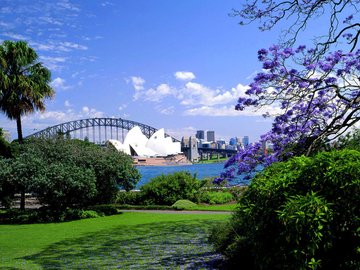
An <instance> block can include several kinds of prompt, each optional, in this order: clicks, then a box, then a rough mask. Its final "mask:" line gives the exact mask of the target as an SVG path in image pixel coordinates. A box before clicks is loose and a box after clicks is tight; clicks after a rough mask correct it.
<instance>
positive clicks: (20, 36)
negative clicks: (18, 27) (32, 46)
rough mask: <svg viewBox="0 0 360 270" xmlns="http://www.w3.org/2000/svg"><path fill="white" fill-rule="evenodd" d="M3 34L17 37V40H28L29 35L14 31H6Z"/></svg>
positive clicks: (12, 37)
mask: <svg viewBox="0 0 360 270" xmlns="http://www.w3.org/2000/svg"><path fill="white" fill-rule="evenodd" d="M1 34H2V35H3V36H6V37H9V38H11V39H17V40H28V38H27V37H25V36H24V35H20V34H15V33H12V32H5V33H1Z"/></svg>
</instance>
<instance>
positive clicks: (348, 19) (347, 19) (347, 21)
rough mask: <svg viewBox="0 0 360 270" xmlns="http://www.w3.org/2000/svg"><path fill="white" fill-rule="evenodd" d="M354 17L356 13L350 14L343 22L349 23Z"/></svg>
mask: <svg viewBox="0 0 360 270" xmlns="http://www.w3.org/2000/svg"><path fill="white" fill-rule="evenodd" d="M353 18H354V15H352V14H351V15H350V16H348V17H346V19H345V20H344V21H343V23H347V24H349V23H351V20H352V19H353Z"/></svg>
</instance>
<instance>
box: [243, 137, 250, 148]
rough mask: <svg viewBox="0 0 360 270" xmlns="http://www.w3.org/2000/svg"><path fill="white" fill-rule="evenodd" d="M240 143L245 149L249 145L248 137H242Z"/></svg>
mask: <svg viewBox="0 0 360 270" xmlns="http://www.w3.org/2000/svg"><path fill="white" fill-rule="evenodd" d="M242 143H243V146H244V147H247V146H248V145H249V136H244V137H243V139H242Z"/></svg>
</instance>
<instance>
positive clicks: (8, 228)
mask: <svg viewBox="0 0 360 270" xmlns="http://www.w3.org/2000/svg"><path fill="white" fill-rule="evenodd" d="M228 218H229V215H214V214H162V213H161V214H160V213H123V214H120V215H116V216H109V217H103V218H94V219H87V220H79V221H73V222H65V223H50V224H31V225H0V243H1V245H0V254H1V255H0V256H1V259H0V268H1V269H9V270H10V269H187V268H191V269H201V268H206V269H211V268H213V269H216V264H217V263H218V262H219V258H220V256H219V255H217V254H215V253H214V252H213V251H212V249H211V246H210V245H209V244H208V243H207V241H206V239H207V231H208V229H209V228H210V226H211V225H214V224H216V223H217V222H221V221H224V220H226V219H228Z"/></svg>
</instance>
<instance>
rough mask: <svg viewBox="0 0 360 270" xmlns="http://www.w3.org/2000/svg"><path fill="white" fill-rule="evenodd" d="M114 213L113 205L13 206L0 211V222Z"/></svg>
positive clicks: (70, 219)
mask: <svg viewBox="0 0 360 270" xmlns="http://www.w3.org/2000/svg"><path fill="white" fill-rule="evenodd" d="M116 214H118V210H117V208H116V207H115V206H113V205H94V206H90V207H88V208H86V209H82V208H66V209H53V208H49V207H42V208H39V209H25V210H20V209H15V208H13V209H8V210H6V211H3V212H1V213H0V224H31V223H49V222H64V221H72V220H78V219H86V218H97V217H103V216H111V215H116Z"/></svg>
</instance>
